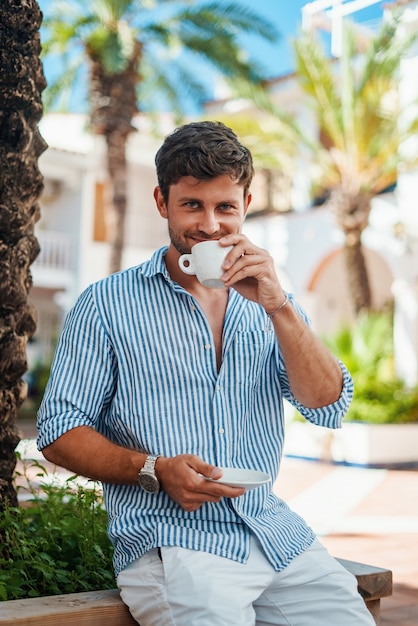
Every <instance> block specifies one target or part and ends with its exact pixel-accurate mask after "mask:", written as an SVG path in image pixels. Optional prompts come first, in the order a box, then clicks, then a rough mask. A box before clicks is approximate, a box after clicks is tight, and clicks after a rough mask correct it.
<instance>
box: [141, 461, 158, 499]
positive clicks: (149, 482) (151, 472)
mask: <svg viewBox="0 0 418 626" xmlns="http://www.w3.org/2000/svg"><path fill="white" fill-rule="evenodd" d="M158 456H159V455H157V456H153V455H152V454H150V455H149V456H147V458H146V460H145V463H144V467H143V468H142V469H141V470H140V472H139V474H138V482H139V484H140V486H141V487H142V489H143V490H144V491H147V492H148V493H158V492H159V491H160V482H159V480H158V478H157V476H156V474H155V463H156V461H157V459H158Z"/></svg>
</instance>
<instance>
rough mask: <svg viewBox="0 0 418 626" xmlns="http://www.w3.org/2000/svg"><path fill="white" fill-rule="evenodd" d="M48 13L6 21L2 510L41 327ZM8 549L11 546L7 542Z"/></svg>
mask: <svg viewBox="0 0 418 626" xmlns="http://www.w3.org/2000/svg"><path fill="white" fill-rule="evenodd" d="M40 24H41V12H40V10H39V6H38V4H37V3H36V2H31V3H28V2H26V1H25V0H3V2H2V8H1V22H0V163H1V168H0V198H1V205H0V257H1V263H0V354H1V358H0V511H1V510H3V508H4V504H5V502H6V500H7V501H8V502H9V503H10V504H11V505H12V506H15V505H17V495H16V492H15V489H14V487H13V482H12V478H13V472H14V468H15V465H16V454H15V448H16V446H17V444H18V442H19V433H18V430H17V426H16V416H17V409H18V408H19V406H20V404H21V403H22V401H23V400H24V398H25V396H26V385H25V384H24V382H23V380H22V375H23V374H24V373H25V371H26V369H27V362H26V344H27V340H28V338H29V337H31V335H33V333H34V331H35V326H36V316H35V312H34V310H33V309H32V308H31V307H30V305H29V304H28V301H27V297H28V292H29V289H30V287H31V282H32V280H31V274H30V269H29V268H30V265H31V263H32V262H33V261H34V260H35V258H36V256H37V254H38V252H39V246H38V242H37V240H36V238H35V236H34V224H35V222H36V220H37V219H38V217H39V205H38V198H39V195H40V193H41V190H42V176H41V174H40V172H39V170H38V166H37V161H38V157H39V155H40V154H41V153H42V152H43V150H44V149H45V144H44V142H43V140H42V139H41V137H40V135H39V132H38V128H37V124H38V122H39V120H40V118H41V115H42V102H41V92H42V90H43V89H44V87H45V79H44V75H43V71H42V65H41V62H40V59H39V55H40V38H39V28H40ZM0 546H2V547H4V544H3V541H2V539H1V538H0Z"/></svg>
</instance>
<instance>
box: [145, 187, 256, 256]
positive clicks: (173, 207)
mask: <svg viewBox="0 0 418 626" xmlns="http://www.w3.org/2000/svg"><path fill="white" fill-rule="evenodd" d="M154 196H155V199H156V202H157V207H158V210H159V212H160V214H161V216H162V217H164V218H166V219H167V220H168V230H169V234H170V240H171V243H172V245H173V246H174V247H175V248H176V250H177V251H178V252H179V253H180V254H186V253H189V252H190V250H191V248H192V247H193V246H194V245H195V244H196V243H199V242H200V241H210V240H213V239H220V238H221V237H223V236H224V235H228V234H231V233H239V232H241V228H242V224H243V222H244V218H245V215H246V213H247V209H248V205H249V203H250V201H251V195H250V194H249V195H248V196H247V198H244V188H243V187H242V185H239V184H238V183H236V182H234V181H233V180H231V178H230V177H229V176H228V175H225V176H218V177H216V178H212V179H210V180H203V181H202V180H198V179H196V178H193V177H192V176H184V177H183V178H181V179H180V180H179V181H178V183H176V184H175V185H171V187H170V192H169V198H168V203H167V204H166V203H165V201H164V198H163V197H162V194H161V191H160V189H159V188H158V187H157V188H156V190H155V193H154Z"/></svg>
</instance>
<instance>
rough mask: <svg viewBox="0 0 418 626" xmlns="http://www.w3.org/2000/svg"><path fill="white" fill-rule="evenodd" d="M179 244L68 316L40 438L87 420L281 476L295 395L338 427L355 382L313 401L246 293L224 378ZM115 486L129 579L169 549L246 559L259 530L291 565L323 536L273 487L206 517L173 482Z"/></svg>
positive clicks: (102, 285) (157, 445)
mask: <svg viewBox="0 0 418 626" xmlns="http://www.w3.org/2000/svg"><path fill="white" fill-rule="evenodd" d="M166 250H167V248H161V249H160V250H157V251H156V252H155V254H154V255H153V257H152V258H151V259H150V260H149V261H148V262H146V263H143V264H142V265H140V266H138V267H134V268H131V269H128V270H126V271H123V272H120V273H118V274H114V275H112V276H109V277H108V278H106V279H104V280H102V281H100V282H98V283H96V284H94V285H91V286H90V287H89V288H87V289H86V290H85V291H84V293H83V294H82V295H81V296H80V297H79V299H78V301H77V303H76V304H75V306H74V308H73V309H72V311H70V313H69V314H68V316H67V319H66V322H65V325H64V329H63V332H62V335H61V338H60V341H59V344H58V347H57V350H56V355H55V358H54V363H53V367H52V370H51V377H50V380H49V383H48V386H47V390H46V393H45V396H44V400H43V403H42V406H41V408H40V411H39V415H38V428H39V437H38V447H39V448H40V449H42V448H44V447H45V446H47V445H49V444H51V443H52V442H53V441H54V440H56V439H57V438H58V437H60V436H61V435H62V434H64V433H65V432H66V431H68V430H69V429H71V428H74V427H77V426H81V425H87V426H91V427H93V428H95V429H97V430H98V431H99V432H101V433H102V434H103V435H105V436H106V437H108V438H109V439H110V440H112V441H114V442H115V443H117V444H120V445H123V446H128V447H131V448H135V449H138V450H142V451H146V452H148V453H152V454H160V455H163V456H167V457H170V456H175V455H177V454H182V453H189V454H196V455H198V456H200V457H201V458H202V459H204V460H205V461H207V462H209V463H213V464H214V465H217V466H223V467H241V468H251V469H257V470H262V471H264V472H267V473H268V474H269V475H270V476H271V477H272V479H273V481H274V480H275V478H276V477H277V474H278V471H279V466H280V459H281V455H282V448H283V440H284V415H283V402H282V398H283V397H285V398H287V399H288V400H289V401H290V402H291V403H292V404H293V405H294V406H296V408H297V409H298V410H299V411H300V413H301V414H302V415H303V416H304V417H305V418H307V419H308V420H310V421H311V422H313V423H315V424H319V425H321V426H327V427H331V428H338V427H340V425H341V421H342V419H343V416H344V415H345V413H346V411H347V409H348V406H349V404H350V401H351V397H352V393H353V385H352V380H351V377H350V375H349V373H348V372H347V370H346V369H345V367H344V366H343V365H341V367H342V369H343V374H344V387H343V391H342V393H341V396H340V398H339V400H338V401H337V402H335V403H334V404H332V405H329V406H327V407H324V408H321V409H308V408H306V407H304V406H302V405H300V404H299V403H298V402H297V401H296V399H295V398H294V397H293V395H292V392H291V390H290V387H289V382H288V379H287V375H286V370H285V366H284V362H283V358H282V355H281V352H280V347H279V345H278V342H277V339H276V336H275V333H274V331H273V327H272V324H271V322H270V321H269V320H268V318H267V316H266V313H265V311H264V310H263V308H262V307H261V306H260V305H258V304H256V303H254V302H250V301H248V300H246V299H245V298H243V297H242V296H240V295H239V294H238V293H237V292H236V291H235V290H234V289H231V290H230V294H229V300H228V306H227V310H226V315H225V321H224V329H223V355H222V366H221V368H220V371H219V373H218V371H217V365H216V354H215V345H214V341H213V336H212V332H211V328H210V326H209V324H208V321H207V319H206V317H205V315H204V313H203V311H202V309H201V308H200V306H199V304H198V303H197V301H196V300H195V299H194V298H193V297H192V296H191V295H190V294H189V293H188V292H187V291H186V290H185V289H183V288H182V287H181V286H180V285H178V284H177V283H175V282H173V281H172V280H171V279H170V276H169V275H168V272H167V269H166V266H165V262H164V255H165V253H166ZM291 302H292V305H293V306H295V307H296V308H297V309H298V311H299V312H300V314H301V315H302V316H304V314H303V312H302V311H301V310H300V309H299V308H298V305H297V304H296V303H295V302H294V301H293V298H291ZM111 462H112V460H111V459H109V463H111ZM103 487H104V494H105V501H106V508H107V511H108V515H109V536H110V538H111V540H112V541H113V543H114V546H115V556H114V567H115V573H116V575H117V574H118V573H119V571H120V570H121V569H123V568H124V567H126V565H127V564H128V563H130V562H131V561H132V560H134V559H136V558H138V557H140V556H141V555H142V554H144V553H145V552H146V551H148V550H150V549H151V548H155V547H157V546H165V545H171V546H172V545H176V546H183V547H185V548H189V549H196V550H203V551H207V552H211V553H213V554H218V555H222V556H226V557H228V558H231V559H235V560H237V561H240V562H245V561H246V559H247V558H248V554H249V545H250V543H249V536H250V532H253V533H254V534H255V535H256V536H257V537H258V539H259V540H260V542H261V544H262V546H263V548H264V550H265V552H266V555H267V557H268V559H269V560H270V561H271V563H272V564H273V566H274V568H275V569H276V570H280V569H282V568H284V567H285V566H286V565H287V564H288V563H289V562H290V561H291V560H292V559H293V558H294V557H295V556H296V555H298V554H300V553H301V552H302V551H303V550H305V549H306V548H307V547H308V546H309V545H310V544H311V543H312V541H313V539H314V533H313V531H312V530H311V529H310V528H309V527H308V526H307V525H306V523H305V522H304V520H303V519H301V518H300V517H299V516H298V515H297V514H296V513H294V512H293V511H291V510H290V509H289V507H288V506H287V505H286V504H285V503H284V502H283V501H282V500H280V499H279V498H278V497H277V496H276V495H274V493H273V492H272V488H271V485H263V486H262V487H259V488H258V489H254V490H252V491H248V492H246V493H245V494H244V495H243V496H241V497H239V498H236V499H227V498H224V499H222V500H221V502H219V503H210V502H208V503H205V504H204V505H203V506H201V507H200V508H199V509H198V510H197V511H194V512H186V511H184V510H183V509H182V508H181V507H180V506H179V505H178V504H177V503H176V502H174V501H173V500H172V499H171V498H170V497H169V496H168V495H167V494H166V493H165V492H164V491H161V492H160V493H159V494H157V495H153V494H148V493H146V492H145V491H143V490H142V489H141V488H140V487H139V486H133V485H112V484H105V485H104V486H103Z"/></svg>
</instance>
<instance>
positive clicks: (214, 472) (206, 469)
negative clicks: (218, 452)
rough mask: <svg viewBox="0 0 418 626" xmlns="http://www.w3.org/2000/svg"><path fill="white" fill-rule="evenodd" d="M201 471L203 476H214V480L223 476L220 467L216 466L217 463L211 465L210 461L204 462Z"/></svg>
mask: <svg viewBox="0 0 418 626" xmlns="http://www.w3.org/2000/svg"><path fill="white" fill-rule="evenodd" d="M199 472H200V473H201V474H203V476H207V477H208V478H213V479H214V480H217V479H218V478H221V477H222V474H223V472H222V470H221V468H220V467H216V465H211V464H210V463H202V465H201V467H200V468H199Z"/></svg>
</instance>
